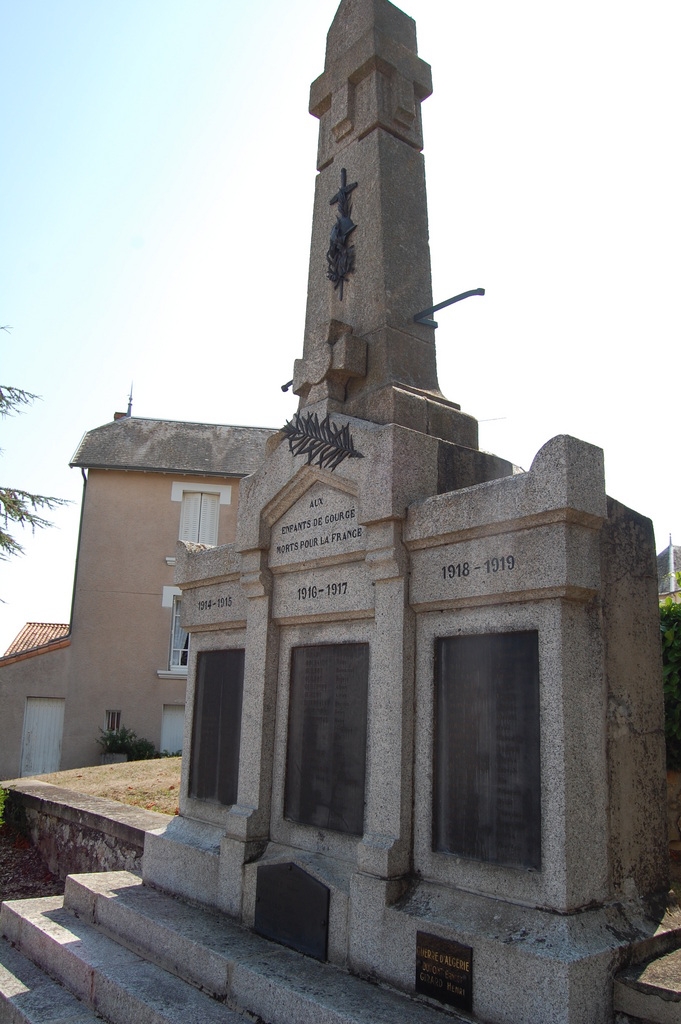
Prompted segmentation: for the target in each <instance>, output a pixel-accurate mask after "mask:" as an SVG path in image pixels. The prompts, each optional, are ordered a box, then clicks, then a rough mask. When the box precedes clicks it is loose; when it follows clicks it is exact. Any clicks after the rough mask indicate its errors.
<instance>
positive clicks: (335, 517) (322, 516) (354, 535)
mask: <svg viewBox="0 0 681 1024" xmlns="http://www.w3.org/2000/svg"><path fill="white" fill-rule="evenodd" d="M365 547H366V540H365V530H364V528H363V527H362V526H361V524H360V523H359V520H358V501H357V498H356V496H355V495H354V494H352V493H349V492H348V491H346V490H342V489H340V488H336V487H332V486H330V485H329V484H327V483H325V482H322V481H318V482H317V483H314V484H313V485H312V486H311V487H310V488H309V489H308V490H307V491H305V493H304V494H303V495H302V496H301V497H300V498H298V500H297V501H295V502H294V504H293V505H291V507H290V508H289V509H288V510H287V511H286V512H284V513H283V515H282V516H281V517H280V518H279V519H278V520H277V521H276V522H275V523H274V524H273V526H272V532H271V541H270V566H271V567H272V566H279V565H282V566H283V565H294V564H296V563H299V562H309V561H312V560H317V559H321V558H331V557H333V558H338V557H339V556H341V557H343V556H347V555H352V554H353V553H354V552H356V551H364V549H365Z"/></svg>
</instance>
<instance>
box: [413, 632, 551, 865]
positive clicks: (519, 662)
mask: <svg viewBox="0 0 681 1024" xmlns="http://www.w3.org/2000/svg"><path fill="white" fill-rule="evenodd" d="M435 691H436V692H435V723H434V725H435V730H434V732H435V742H434V766H433V767H434V773H433V774H434V778H433V849H434V850H436V851H438V852H443V853H453V854H458V855H459V856H462V857H469V858H471V859H475V860H481V861H486V862H489V863H495V864H503V865H505V866H507V867H520V868H526V869H527V868H530V869H535V870H539V869H540V868H541V802H540V790H541V773H540V761H539V643H538V635H537V633H536V631H527V632H517V633H491V634H486V635H481V636H453V637H443V638H440V639H439V640H438V641H437V648H436V667H435Z"/></svg>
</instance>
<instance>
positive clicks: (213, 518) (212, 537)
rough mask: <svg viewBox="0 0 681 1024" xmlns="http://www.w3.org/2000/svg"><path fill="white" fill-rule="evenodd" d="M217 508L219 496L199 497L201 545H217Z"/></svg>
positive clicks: (203, 495)
mask: <svg viewBox="0 0 681 1024" xmlns="http://www.w3.org/2000/svg"><path fill="white" fill-rule="evenodd" d="M219 508H220V495H219V494H202V495H201V521H200V523H199V542H200V543H201V544H213V545H215V544H217V542H218V511H219Z"/></svg>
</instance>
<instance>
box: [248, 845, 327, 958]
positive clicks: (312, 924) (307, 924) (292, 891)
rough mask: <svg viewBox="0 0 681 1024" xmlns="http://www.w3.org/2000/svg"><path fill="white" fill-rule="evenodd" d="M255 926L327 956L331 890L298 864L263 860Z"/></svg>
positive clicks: (300, 948)
mask: <svg viewBox="0 0 681 1024" xmlns="http://www.w3.org/2000/svg"><path fill="white" fill-rule="evenodd" d="M255 930H256V932H258V934H259V935H263V936H264V937H265V938H266V939H273V940H274V942H281V944H282V945H283V946H289V947H290V948H291V949H296V950H297V951H298V952H299V953H306V954H307V955H308V956H313V957H314V958H315V959H316V960H326V947H327V939H328V935H329V890H328V889H327V887H326V886H325V885H323V884H322V883H321V882H318V881H317V879H316V878H313V877H312V875H308V874H307V872H305V871H303V870H302V868H299V867H298V865H297V864H264V865H263V866H262V867H260V868H258V881H257V884H256V889H255Z"/></svg>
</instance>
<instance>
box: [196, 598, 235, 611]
mask: <svg viewBox="0 0 681 1024" xmlns="http://www.w3.org/2000/svg"><path fill="white" fill-rule="evenodd" d="M231 607H232V598H231V595H229V596H227V597H209V598H207V599H206V600H203V601H199V611H200V612H206V611H210V609H211V608H231Z"/></svg>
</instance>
